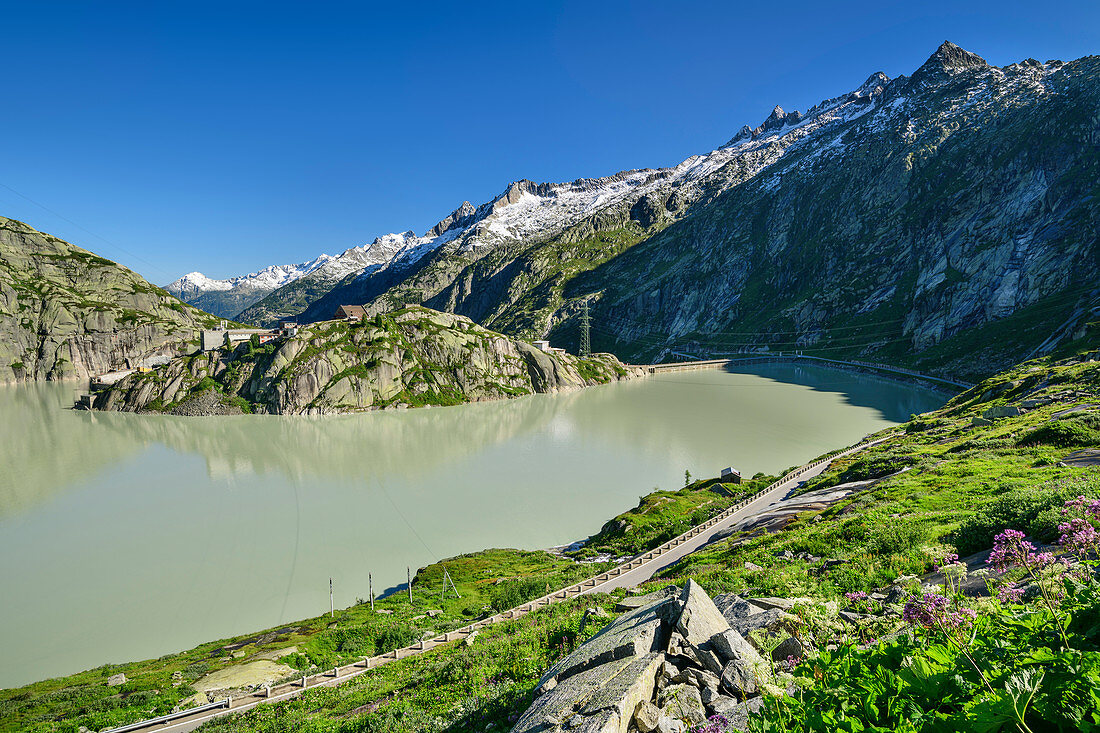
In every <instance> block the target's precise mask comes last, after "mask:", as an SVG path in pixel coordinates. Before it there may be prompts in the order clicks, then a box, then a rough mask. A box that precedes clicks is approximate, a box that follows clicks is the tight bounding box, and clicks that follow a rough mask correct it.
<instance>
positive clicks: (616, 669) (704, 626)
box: [513, 580, 801, 733]
mask: <svg viewBox="0 0 1100 733" xmlns="http://www.w3.org/2000/svg"><path fill="white" fill-rule="evenodd" d="M676 590H677V591H678V592H676V593H672V592H671V591H670V590H669V589H668V588H665V589H662V590H661V591H658V592H657V593H653V594H648V595H647V596H641V597H639V600H641V601H649V604H648V605H645V606H643V607H641V608H636V609H634V610H631V611H628V612H626V613H624V614H623V615H622V616H620V617H619V618H618V619H616V620H615V621H612V622H611V623H610V624H609V625H608V626H607V627H605V628H604V629H603V630H602V631H601V632H600V633H599V634H597V635H596V636H595V637H593V638H592V639H590V640H589V641H588V642H586V643H585V644H583V645H581V647H580V648H579V649H577V650H576V651H574V652H573V654H571V655H570V656H568V657H566V658H565V659H563V660H561V661H560V662H559V663H558V664H557V665H555V666H554V667H553V668H551V669H550V670H549V671H548V672H547V673H546V675H545V676H544V677H543V680H542V682H541V683H540V685H539V687H538V688H537V689H536V698H535V703H534V704H533V705H532V706H531V707H530V708H529V709H528V710H527V712H525V713H524V715H523V717H522V718H521V719H520V722H519V723H518V724H517V725H516V727H515V728H514V729H513V733H542V732H545V733H565V731H571V732H572V731H586V732H589V733H597V732H598V733H612V732H614V733H628V732H633V731H637V733H684V731H686V730H688V729H689V728H691V727H693V726H698V725H701V724H704V723H706V721H707V716H708V715H713V714H720V715H723V716H724V717H726V718H727V720H729V721H731V722H732V723H733V724H734V725H735V727H736V726H740V727H741V728H742V729H743V727H744V724H745V723H746V722H747V720H748V716H749V714H750V713H751V712H753V711H755V710H758V709H759V706H760V703H761V698H760V697H759V696H760V695H761V694H762V693H763V692H764V691H765V685H766V684H767V683H769V682H771V681H772V671H771V664H770V660H765V659H764V658H763V657H762V656H761V655H760V653H759V652H758V651H757V650H756V648H754V647H753V645H752V644H750V643H749V642H748V641H747V640H746V639H745V638H744V637H742V636H741V634H739V633H738V632H737V631H735V630H734V629H731V628H730V626H729V623H728V622H727V621H726V617H725V616H724V615H723V614H722V613H721V611H720V610H719V608H718V605H716V604H715V603H714V602H713V601H712V600H711V599H710V597H709V596H707V594H706V592H704V591H703V589H702V588H701V587H700V586H699V585H698V584H696V583H695V582H694V581H690V580H689V581H688V582H687V583H686V584H685V586H684V587H683V588H682V589H676ZM719 601H720V603H721V604H722V605H723V606H724V607H726V608H727V609H731V608H739V609H741V610H745V608H744V606H745V605H748V604H747V602H745V601H744V600H743V599H740V598H737V597H735V596H726V597H720V598H719ZM763 603H764V604H766V605H768V606H770V607H771V611H770V612H774V613H779V611H778V610H777V609H778V607H786V606H787V603H788V602H787V601H786V600H785V599H766V600H764V601H763ZM749 610H750V611H751V613H749V612H748V611H746V613H747V615H746V616H741V615H740V614H733V615H735V618H736V619H737V620H741V621H744V620H745V619H747V618H755V617H764V616H767V615H768V613H769V612H768V611H763V610H761V609H760V608H759V607H757V606H753V609H749ZM795 643H797V642H795V641H794V640H793V639H791V640H789V641H788V642H787V643H786V646H784V645H780V648H781V649H783V650H784V651H789V650H790V649H793V648H794V647H793V646H791V645H792V644H795ZM799 649H801V647H799ZM624 655H629V656H624ZM769 689H770V688H769Z"/></svg>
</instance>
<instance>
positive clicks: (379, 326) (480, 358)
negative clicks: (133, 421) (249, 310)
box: [94, 307, 641, 415]
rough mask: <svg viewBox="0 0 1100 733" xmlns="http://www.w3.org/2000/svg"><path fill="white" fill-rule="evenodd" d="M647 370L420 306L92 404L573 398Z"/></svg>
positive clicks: (286, 405)
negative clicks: (551, 347)
mask: <svg viewBox="0 0 1100 733" xmlns="http://www.w3.org/2000/svg"><path fill="white" fill-rule="evenodd" d="M640 374H641V370H640V369H637V368H628V367H625V366H624V365H622V364H621V363H620V362H619V361H618V360H617V359H616V358H615V357H613V356H611V355H609V354H596V355H593V356H592V357H589V358H584V359H581V358H578V357H575V356H572V355H570V354H566V353H564V352H560V351H553V352H544V351H542V350H540V349H537V348H535V347H534V346H532V345H530V344H527V343H524V342H522V341H515V340H513V339H509V338H507V337H505V336H502V335H500V334H498V333H494V332H492V331H488V330H486V329H484V328H481V327H480V326H478V325H476V324H475V323H473V322H472V321H471V320H469V319H468V318H464V317H462V316H455V315H453V314H450V313H439V312H437V311H432V310H429V309H427V308H421V307H412V308H405V309H402V310H400V311H395V312H392V313H387V314H378V315H375V316H373V317H366V318H364V319H362V320H359V321H327V322H322V323H317V324H313V325H311V326H307V327H302V328H301V329H300V330H299V331H298V333H297V334H296V335H294V336H291V337H286V338H280V339H278V340H276V341H273V342H269V343H266V344H263V345H262V346H261V345H260V344H258V343H250V342H245V343H242V344H240V345H238V346H237V347H236V348H235V349H233V350H232V351H230V350H228V349H227V348H221V349H218V350H215V351H211V352H206V353H195V354H191V355H189V356H186V357H180V358H177V359H175V360H173V361H171V362H170V363H168V364H167V365H164V366H162V367H158V368H156V369H155V370H153V371H150V372H145V373H135V374H131V375H129V376H127V377H125V378H124V379H122V380H120V381H119V382H118V383H116V384H115V385H113V386H112V387H110V388H109V389H108V390H106V391H105V392H103V393H101V394H100V395H99V396H98V397H97V398H96V400H95V405H94V406H95V408H96V409H100V410H114V411H126V412H143V411H160V412H169V413H172V414H179V415H215V414H240V413H241V412H263V413H271V414H280V415H297V414H333V413H342V412H357V411H362V410H370V409H379V408H401V407H419V406H426V405H454V404H460V403H463V402H471V401H480V400H490V399H501V398H506V397H516V396H520V395H525V394H531V393H535V392H559V391H568V390H574V389H580V388H582V387H585V386H589V385H594V384H601V383H606V382H610V381H615V380H619V379H627V378H630V377H633V376H639V375H640Z"/></svg>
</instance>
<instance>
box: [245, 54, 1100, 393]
mask: <svg viewBox="0 0 1100 733" xmlns="http://www.w3.org/2000/svg"><path fill="white" fill-rule="evenodd" d="M1098 78H1100V60H1098V59H1097V58H1096V57H1087V58H1083V59H1080V60H1078V61H1073V62H1070V63H1062V62H1059V61H1050V62H1046V63H1040V62H1038V61H1035V60H1033V59H1028V60H1026V61H1024V62H1021V63H1018V64H1012V65H1010V66H1007V67H1004V68H997V67H993V66H990V65H989V64H987V63H986V62H985V61H984V60H983V59H982V58H980V57H979V56H977V55H975V54H972V53H969V52H967V51H965V50H963V49H961V48H959V47H958V46H955V45H954V44H951V43H945V44H944V45H943V46H941V47H940V48H939V49H938V50H937V51H936V52H935V53H934V54H933V55H932V56H931V58H929V60H928V61H927V62H926V63H925V64H924V65H923V66H921V68H920V69H918V70H917V71H916V72H915V73H914V74H913V75H912V76H909V77H906V76H901V77H898V78H897V79H889V78H888V77H887V76H886V75H884V74H882V73H876V74H872V75H871V76H870V77H869V78H868V79H867V81H866V82H865V83H864V84H862V85H861V86H860V87H859V88H857V89H855V90H853V91H852V92H850V93H847V94H843V95H841V96H838V97H835V98H833V99H828V100H825V101H823V102H821V103H820V104H818V105H816V106H815V107H813V108H812V109H810V110H808V111H807V112H805V113H801V112H790V113H787V112H784V111H783V110H782V109H781V108H779V107H776V108H775V110H774V111H773V113H772V114H771V115H770V116H769V117H768V119H767V120H765V121H764V122H763V123H762V124H761V125H759V126H758V127H756V128H754V129H752V128H749V127H747V126H746V127H744V128H742V129H741V131H740V132H738V133H737V134H736V135H735V136H734V137H733V138H732V139H731V140H730V141H729V142H728V143H726V145H724V146H722V147H720V148H718V149H717V150H715V151H712V152H711V153H708V154H706V155H703V156H695V157H692V158H689V159H687V160H685V161H684V162H683V163H682V164H680V165H678V166H675V167H673V168H666V169H658V170H652V169H645V170H635V171H628V172H624V173H619V174H616V175H614V176H609V177H605V178H595V179H581V180H577V181H574V182H572V183H565V184H545V183H542V184H539V183H533V182H531V181H526V180H524V181H518V182H516V183H513V184H511V185H510V186H509V187H508V188H507V190H506V191H505V192H504V193H502V194H501V195H500V196H498V197H497V198H496V199H494V200H493V201H490V202H488V203H486V204H483V205H482V206H480V207H477V208H476V209H474V208H473V207H464V209H462V210H460V211H459V212H455V214H454V215H452V217H449V222H450V225H449V229H448V232H447V236H445V237H441V236H439V235H440V232H438V231H435V230H433V232H429V233H428V234H426V235H425V237H424V238H419V240H420V242H421V244H420V246H419V248H418V249H416V251H415V253H413V254H411V255H410V256H405V255H401V254H398V255H397V256H395V257H394V258H393V259H391V260H390V261H388V262H386V263H385V264H382V265H380V266H379V267H376V268H372V269H369V270H364V271H362V272H358V273H353V274H350V275H348V276H347V277H345V278H344V279H343V280H342V281H341V282H340V283H338V284H336V285H335V287H333V288H331V289H330V290H329V291H328V292H327V293H326V294H324V295H323V296H321V297H320V298H319V299H316V300H314V301H313V302H312V303H311V304H310V305H309V307H307V308H304V309H303V311H302V313H301V316H302V317H303V318H304V319H306V320H318V319H324V318H330V317H331V316H332V313H333V312H334V311H335V308H336V306H338V305H340V304H343V303H365V304H368V305H373V306H374V308H375V310H382V309H385V308H391V307H394V306H396V305H400V304H404V303H423V304H425V305H428V306H430V307H432V308H437V309H440V310H446V311H451V312H456V313H461V314H463V315H467V316H469V317H471V318H473V319H474V320H476V321H478V322H479V323H482V324H484V325H486V326H488V327H491V328H495V329H498V330H501V331H504V332H506V333H509V334H512V335H517V336H524V337H536V336H541V335H546V334H551V335H552V336H553V338H554V339H555V340H558V341H561V342H563V343H576V339H577V317H578V313H579V310H580V305H579V304H580V302H581V301H582V300H590V301H591V303H592V308H593V315H594V319H595V320H594V323H595V329H596V330H595V332H594V334H593V339H594V341H595V342H596V343H598V344H600V345H601V348H604V349H611V350H614V351H615V352H616V353H619V354H620V355H622V356H624V357H629V358H631V359H633V360H636V361H642V360H650V359H657V358H660V357H661V356H663V355H665V354H667V353H668V352H669V351H671V350H679V351H689V352H691V353H699V354H700V355H704V354H718V353H731V352H740V351H753V350H759V349H769V350H783V349H786V350H793V349H801V350H805V351H815V352H817V353H820V354H823V355H828V354H843V355H849V356H858V357H861V358H866V359H889V360H892V361H896V362H905V363H912V364H916V365H919V366H922V367H924V368H928V369H934V370H936V369H938V370H940V371H943V372H948V373H953V374H956V375H961V376H975V375H978V374H983V373H988V372H989V371H990V370H993V369H995V368H996V367H997V366H1003V365H1005V364H1007V363H1011V362H1012V361H1013V360H1016V359H1019V358H1023V357H1026V356H1028V355H1030V354H1032V353H1043V352H1044V351H1046V350H1049V348H1051V347H1052V346H1053V345H1054V344H1055V343H1058V342H1059V341H1065V340H1066V339H1067V338H1069V337H1072V336H1073V335H1074V333H1076V332H1077V331H1079V328H1080V324H1081V323H1083V321H1084V318H1085V317H1086V315H1087V313H1088V312H1089V311H1091V310H1092V309H1093V308H1095V307H1096V306H1097V304H1098V303H1100V301H1098V300H1097V295H1098V292H1097V289H1096V287H1095V286H1094V285H1093V284H1092V283H1093V281H1094V280H1095V276H1096V274H1097V262H1100V251H1098V248H1097V237H1096V231H1097V221H1098V216H1097V215H1098V207H1097V190H1096V181H1097V180H1098V177H1100V176H1098V173H1100V171H1098V151H1100V91H1098V90H1100V85H1098V84H1097V80H1098ZM437 229H438V227H437ZM278 292H279V291H276V293H275V294H273V296H271V297H275V296H276V295H278ZM298 302H301V301H298ZM253 320H255V319H253ZM971 351H976V352H978V354H979V356H977V357H974V356H971V355H970V353H969V352H971ZM993 356H996V357H997V361H996V362H990V361H989V358H990V357H993Z"/></svg>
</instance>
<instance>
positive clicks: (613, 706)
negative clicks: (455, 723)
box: [512, 652, 664, 733]
mask: <svg viewBox="0 0 1100 733" xmlns="http://www.w3.org/2000/svg"><path fill="white" fill-rule="evenodd" d="M663 660H664V655H663V654H662V653H659V652H658V653H650V654H645V655H642V656H639V657H636V658H629V659H615V660H612V661H610V662H608V663H606V664H603V665H600V666H597V667H592V668H590V669H586V670H584V671H583V672H579V673H577V674H575V675H572V676H570V677H566V678H564V679H562V680H561V682H559V683H558V684H556V685H554V686H553V689H551V690H549V691H548V692H547V693H546V694H544V695H542V696H540V697H538V698H536V699H535V701H534V702H533V703H532V704H531V707H529V708H528V709H527V711H526V712H525V713H524V714H523V716H522V717H521V718H520V719H519V722H517V723H516V726H515V727H514V728H513V729H512V731H513V733H560V732H561V731H571V732H572V733H625V731H626V730H627V727H628V726H629V725H630V721H631V719H632V718H633V717H634V711H635V710H636V709H637V707H638V706H639V705H640V704H641V703H642V702H643V701H647V700H650V699H651V698H652V697H653V691H654V681H655V679H656V676H657V668H658V667H659V666H660V664H661V662H662V661H663Z"/></svg>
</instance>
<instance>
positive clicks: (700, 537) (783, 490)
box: [584, 456, 840, 593]
mask: <svg viewBox="0 0 1100 733" xmlns="http://www.w3.org/2000/svg"><path fill="white" fill-rule="evenodd" d="M839 457H840V456H837V458H839ZM830 463H831V461H830V462H829V463H825V464H823V465H821V466H817V467H815V468H812V469H810V470H808V471H806V472H805V473H803V474H802V475H800V476H797V477H795V478H792V479H790V480H788V481H784V482H783V483H781V484H779V485H778V486H776V487H775V488H774V489H772V490H771V491H769V492H768V493H766V494H763V495H762V496H760V497H758V498H757V499H756V500H754V501H752V502H750V503H749V504H747V505H746V506H744V507H743V508H741V509H739V510H738V511H736V512H734V513H733V514H731V515H730V516H728V517H726V518H725V519H723V520H722V521H721V522H718V523H717V524H714V525H713V526H711V527H708V528H707V529H705V530H703V531H702V532H700V533H699V534H697V535H695V536H694V537H691V538H689V539H687V540H685V541H684V542H683V543H682V544H680V545H677V546H676V547H673V548H672V549H670V550H668V551H667V552H666V553H664V554H663V555H659V556H657V557H654V558H653V559H652V560H649V561H647V562H645V563H644V564H642V565H639V566H638V567H636V568H634V569H632V570H628V571H626V572H624V573H623V574H622V575H619V576H617V577H614V578H611V579H609V580H607V581H605V582H603V583H601V584H599V585H597V586H595V587H593V588H589V589H588V590H586V591H584V592H585V593H610V592H611V591H613V590H615V589H616V588H633V587H635V586H637V585H640V584H642V583H644V582H646V581H647V580H649V579H651V578H652V577H653V576H654V575H656V574H657V573H658V572H660V571H661V570H664V569H665V568H667V567H669V566H670V565H674V564H676V563H677V562H679V561H680V560H682V559H683V558H685V557H687V556H688V555H690V554H691V553H693V552H695V551H696V550H698V549H700V548H701V547H705V546H706V545H708V544H710V543H711V542H712V541H714V539H715V537H716V536H717V535H719V534H721V533H723V532H725V531H726V530H728V529H730V528H731V527H733V526H734V525H737V524H739V523H740V522H742V521H744V520H746V519H748V518H750V517H753V516H755V515H757V514H761V513H763V512H764V511H765V510H766V509H767V508H768V507H770V506H774V505H775V504H778V503H779V502H780V501H782V500H783V499H784V498H786V497H787V496H788V495H789V494H790V493H791V490H792V489H794V488H795V487H797V486H799V485H800V484H802V483H803V482H804V481H806V480H807V479H810V478H813V477H814V476H817V475H819V474H820V473H822V472H823V471H825V469H827V468H828V467H829V465H830Z"/></svg>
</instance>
